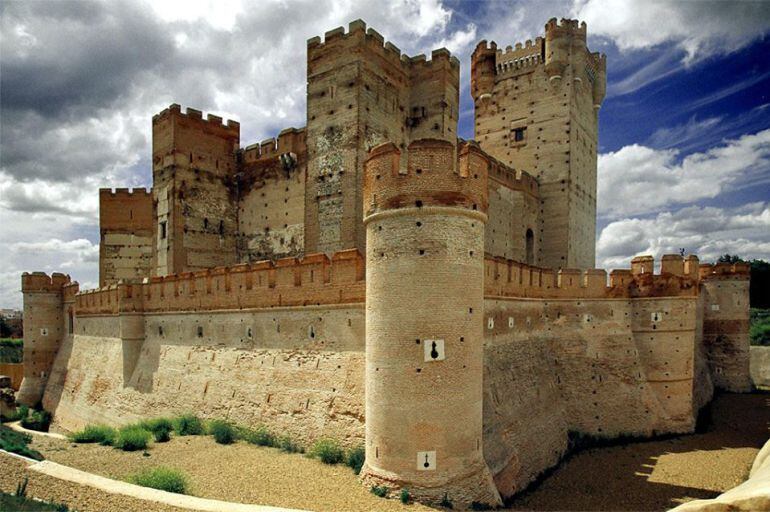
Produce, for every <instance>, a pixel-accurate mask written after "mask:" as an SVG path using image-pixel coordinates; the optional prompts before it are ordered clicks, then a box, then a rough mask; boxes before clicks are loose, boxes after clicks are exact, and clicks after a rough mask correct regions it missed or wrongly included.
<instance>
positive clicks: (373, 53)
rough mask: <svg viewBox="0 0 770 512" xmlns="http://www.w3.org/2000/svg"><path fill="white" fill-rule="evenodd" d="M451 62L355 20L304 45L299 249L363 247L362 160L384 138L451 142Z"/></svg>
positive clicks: (454, 96) (454, 87)
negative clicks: (408, 48) (304, 159)
mask: <svg viewBox="0 0 770 512" xmlns="http://www.w3.org/2000/svg"><path fill="white" fill-rule="evenodd" d="M459 69H460V63H459V61H458V60H457V59H456V58H454V57H452V56H451V55H450V53H449V51H447V50H445V49H440V50H434V51H433V53H432V55H431V60H427V59H426V58H425V56H424V55H418V56H417V57H407V56H406V55H401V51H400V50H399V49H398V48H396V47H395V46H394V45H393V44H391V43H386V42H385V40H384V38H383V37H382V36H381V35H380V34H378V33H377V32H376V31H374V30H372V29H371V28H370V29H368V30H367V28H366V24H365V23H364V22H363V21H361V20H356V21H353V22H352V23H350V25H349V29H348V32H347V33H346V32H345V29H344V28H342V27H340V28H337V29H335V30H332V31H330V32H327V33H326V34H325V36H324V41H321V38H320V37H314V38H312V39H310V40H309V41H308V44H307V154H308V164H307V182H306V188H305V253H306V254H309V253H314V252H326V253H331V252H335V251H339V250H344V249H351V248H357V249H359V250H360V251H363V250H364V247H365V243H366V232H365V230H364V226H363V206H362V205H363V197H362V186H363V165H364V161H365V160H366V157H367V154H368V151H369V150H370V149H371V148H373V147H375V146H377V145H379V144H381V143H383V142H386V141H390V142H393V143H394V144H396V146H397V147H399V148H401V149H405V148H406V147H407V146H408V144H409V143H410V142H411V141H413V140H416V139H421V138H433V139H441V140H446V141H448V142H451V143H452V144H455V143H456V140H457V119H458V103H459Z"/></svg>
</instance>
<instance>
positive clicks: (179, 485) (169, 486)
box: [128, 466, 189, 494]
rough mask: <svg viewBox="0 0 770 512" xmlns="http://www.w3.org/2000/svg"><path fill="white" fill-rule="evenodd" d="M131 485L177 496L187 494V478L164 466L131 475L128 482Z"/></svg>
mask: <svg viewBox="0 0 770 512" xmlns="http://www.w3.org/2000/svg"><path fill="white" fill-rule="evenodd" d="M128 481H129V482H131V483H132V484H136V485H141V486H142V487H151V488H152V489H160V490H161V491H168V492H175V493H177V494H187V490H188V487H189V484H188V482H187V477H186V476H185V474H184V473H182V472H181V471H179V470H178V469H173V468H169V467H166V466H158V467H155V468H150V469H146V470H144V471H140V472H139V473H137V474H135V475H133V476H132V477H130V478H129V480H128Z"/></svg>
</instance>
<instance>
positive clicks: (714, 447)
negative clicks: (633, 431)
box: [510, 393, 770, 511]
mask: <svg viewBox="0 0 770 512" xmlns="http://www.w3.org/2000/svg"><path fill="white" fill-rule="evenodd" d="M712 417H713V422H712V424H711V425H710V426H709V427H708V428H706V429H705V430H706V431H705V432H702V433H696V434H692V435H686V436H678V437H672V438H669V439H663V440H658V441H645V442H639V443H631V444H627V445H623V446H616V447H609V448H596V449H591V450H586V451H583V452H580V453H578V454H576V455H575V456H573V457H571V458H570V459H569V460H568V461H566V462H565V463H564V464H562V465H561V466H560V467H559V468H558V469H557V470H556V471H555V472H554V473H553V474H551V475H550V476H549V477H548V478H546V479H545V480H544V481H543V482H542V483H541V484H540V485H539V486H538V487H537V488H535V489H534V490H533V491H531V492H528V493H525V494H523V495H520V496H519V497H518V498H517V499H516V500H514V501H513V502H512V503H511V506H510V508H511V510H564V511H576V510H633V511H638V510H667V509H669V508H672V507H674V506H676V505H679V504H680V503H683V502H685V501H691V500H693V499H703V498H713V497H715V496H717V495H718V494H720V493H722V492H724V491H726V490H728V489H731V488H732V487H735V486H736V485H738V484H740V483H741V482H743V481H744V480H745V479H746V478H747V477H748V474H749V469H751V464H752V462H753V461H754V457H756V455H757V452H758V451H759V449H760V448H761V447H762V445H763V443H764V442H765V441H767V438H768V434H769V431H768V425H770V394H761V393H757V394H750V395H735V394H722V395H719V396H718V397H717V398H716V399H715V400H714V402H713V404H712Z"/></svg>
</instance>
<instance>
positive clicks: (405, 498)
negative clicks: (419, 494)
mask: <svg viewBox="0 0 770 512" xmlns="http://www.w3.org/2000/svg"><path fill="white" fill-rule="evenodd" d="M400 498H401V503H403V504H404V505H407V504H409V500H410V499H411V496H409V489H401V494H400Z"/></svg>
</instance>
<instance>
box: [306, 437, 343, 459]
mask: <svg viewBox="0 0 770 512" xmlns="http://www.w3.org/2000/svg"><path fill="white" fill-rule="evenodd" d="M309 455H310V456H311V457H313V458H317V459H320V460H321V462H323V463H324V464H339V463H340V462H342V461H344V460H345V452H344V451H342V448H340V444H339V443H338V442H337V441H335V440H334V439H319V440H318V441H316V442H315V443H314V444H313V446H312V447H311V448H310V452H309Z"/></svg>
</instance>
